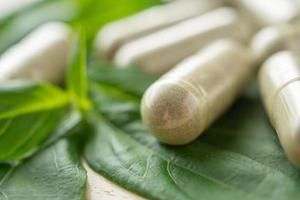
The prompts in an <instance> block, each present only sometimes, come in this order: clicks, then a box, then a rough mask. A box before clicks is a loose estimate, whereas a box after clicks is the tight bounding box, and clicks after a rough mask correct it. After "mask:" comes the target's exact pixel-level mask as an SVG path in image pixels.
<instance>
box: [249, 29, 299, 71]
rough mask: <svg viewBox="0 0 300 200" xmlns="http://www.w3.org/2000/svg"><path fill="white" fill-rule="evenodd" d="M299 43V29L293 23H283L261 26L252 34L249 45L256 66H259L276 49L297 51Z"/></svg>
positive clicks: (276, 50)
mask: <svg viewBox="0 0 300 200" xmlns="http://www.w3.org/2000/svg"><path fill="white" fill-rule="evenodd" d="M299 43H300V29H299V28H298V27H297V26H295V25H290V24H284V25H278V26H268V27H265V28H263V29H262V30H260V31H259V32H258V33H257V34H256V35H255V36H254V38H253V39H252V42H251V45H250V46H251V49H252V52H253V54H254V57H255V62H256V66H257V67H260V66H261V64H262V63H263V62H264V61H265V60H266V59H267V58H268V57H269V56H271V55H272V54H274V53H276V52H278V51H281V50H284V49H289V50H292V51H299V50H300V49H299Z"/></svg>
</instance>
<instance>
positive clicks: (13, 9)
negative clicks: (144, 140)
mask: <svg viewBox="0 0 300 200" xmlns="http://www.w3.org/2000/svg"><path fill="white" fill-rule="evenodd" d="M40 1H42V0H21V1H20V0H0V21H1V20H3V19H5V18H6V17H8V16H10V15H12V14H14V13H17V12H18V11H20V10H21V9H23V8H26V7H29V6H31V5H33V4H35V3H38V2H40Z"/></svg>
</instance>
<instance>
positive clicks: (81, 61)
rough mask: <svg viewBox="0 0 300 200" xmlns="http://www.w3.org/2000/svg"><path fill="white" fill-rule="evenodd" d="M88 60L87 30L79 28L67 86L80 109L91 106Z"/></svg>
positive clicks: (71, 97) (86, 108)
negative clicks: (87, 69) (88, 93)
mask: <svg viewBox="0 0 300 200" xmlns="http://www.w3.org/2000/svg"><path fill="white" fill-rule="evenodd" d="M86 65H87V60H86V38H85V32H84V30H83V29H82V28H79V31H78V34H77V35H76V37H75V39H74V45H73V52H72V55H71V59H70V66H69V72H68V77H67V88H68V92H69V95H70V99H71V100H72V101H73V103H74V104H75V107H76V108H78V109H79V110H82V111H84V110H88V109H89V107H90V103H89V100H88V98H87V91H88V80H87V75H86V74H87V73H86V68H87V66H86Z"/></svg>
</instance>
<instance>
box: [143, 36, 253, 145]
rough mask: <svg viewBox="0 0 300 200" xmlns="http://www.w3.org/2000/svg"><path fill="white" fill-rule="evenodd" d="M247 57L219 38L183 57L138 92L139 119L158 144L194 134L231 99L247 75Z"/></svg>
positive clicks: (185, 140)
mask: <svg viewBox="0 0 300 200" xmlns="http://www.w3.org/2000/svg"><path fill="white" fill-rule="evenodd" d="M251 62H252V56H251V54H250V52H249V51H248V49H247V48H245V47H244V46H242V45H241V44H240V43H237V42H234V41H231V40H220V41H217V42H215V43H213V44H211V45H209V46H208V47H206V48H204V49H203V50H202V51H200V52H199V53H197V54H196V55H194V56H192V57H190V58H187V59H186V60H184V61H183V62H182V63H180V64H179V65H177V67H175V68H174V69H172V70H171V71H170V72H168V73H166V74H165V75H164V76H162V77H161V78H160V79H159V80H158V81H157V82H155V83H154V84H153V85H152V86H150V88H149V89H148V90H147V91H146V93H145V94H144V97H143V100H142V105H141V112H142V118H143V121H144V123H145V125H146V126H147V127H149V129H150V130H151V131H152V133H153V134H154V135H155V136H156V137H157V138H158V139H159V140H160V141H161V142H163V143H167V144H171V145H183V144H187V143H189V142H191V141H193V140H194V139H196V138H197V137H198V136H199V135H200V134H201V133H202V132H203V131H204V130H205V129H206V128H207V127H208V126H209V125H210V124H211V123H212V122H213V121H214V120H215V119H216V118H217V117H219V116H220V115H221V114H222V113H223V112H224V111H225V110H226V109H227V108H228V107H229V106H230V104H231V103H232V102H233V101H234V99H235V98H236V97H237V95H238V94H239V92H240V91H241V89H242V88H243V86H244V84H245V83H246V82H247V80H248V79H249V78H250V77H251V75H252V72H253V68H252V66H251Z"/></svg>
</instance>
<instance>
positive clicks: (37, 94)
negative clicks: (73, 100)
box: [0, 81, 68, 161]
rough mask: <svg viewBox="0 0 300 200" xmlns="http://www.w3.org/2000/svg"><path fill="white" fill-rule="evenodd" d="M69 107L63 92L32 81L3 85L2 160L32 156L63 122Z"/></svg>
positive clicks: (0, 109) (0, 106)
mask: <svg viewBox="0 0 300 200" xmlns="http://www.w3.org/2000/svg"><path fill="white" fill-rule="evenodd" d="M67 105H68V99H67V97H66V95H65V94H64V92H63V91H61V90H60V89H58V88H56V87H54V86H51V85H48V84H35V83H32V82H23V81H16V82H9V83H2V84H1V85H0V161H5V160H17V159H21V158H23V157H25V156H28V155H29V154H31V153H32V152H33V151H34V150H36V148H37V147H38V146H39V145H40V144H41V143H42V142H43V141H44V140H45V139H46V138H47V136H48V135H49V134H50V133H51V131H52V130H53V129H54V128H55V127H56V126H57V124H58V123H59V121H60V119H61V117H62V114H63V112H64V110H65V108H66V106H67Z"/></svg>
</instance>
